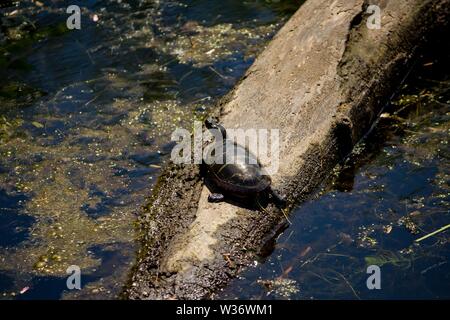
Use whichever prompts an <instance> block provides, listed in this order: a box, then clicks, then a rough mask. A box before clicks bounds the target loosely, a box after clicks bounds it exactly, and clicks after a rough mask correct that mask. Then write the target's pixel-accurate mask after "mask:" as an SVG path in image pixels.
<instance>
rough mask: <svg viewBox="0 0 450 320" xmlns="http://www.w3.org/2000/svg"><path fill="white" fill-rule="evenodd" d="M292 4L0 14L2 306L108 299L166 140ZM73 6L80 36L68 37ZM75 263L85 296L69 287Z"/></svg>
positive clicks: (125, 262)
mask: <svg viewBox="0 0 450 320" xmlns="http://www.w3.org/2000/svg"><path fill="white" fill-rule="evenodd" d="M300 2H301V1H294V0H293V1H285V0H282V1H273V2H272V1H262V0H255V1H247V2H242V1H227V2H224V3H219V2H211V1H147V0H133V1H115V0H90V1H64V0H55V1H51V2H49V1H41V2H39V3H38V2H32V1H21V2H20V5H19V7H18V8H16V9H17V10H14V9H0V10H1V11H0V14H1V15H0V208H1V209H0V228H1V235H0V241H1V244H0V257H1V259H2V260H1V262H0V295H1V296H2V298H5V299H9V298H24V299H33V298H49V299H58V298H63V299H71V298H76V297H79V298H98V297H102V298H114V297H117V295H118V294H119V293H120V291H121V287H122V284H123V283H124V282H125V281H126V279H127V273H128V271H129V270H130V266H131V264H132V263H133V262H134V258H135V251H136V250H137V248H136V246H135V243H134V240H135V237H136V235H135V230H134V222H135V217H136V215H137V214H139V212H140V210H141V206H142V205H143V204H144V203H145V200H146V198H147V197H148V195H149V194H150V193H151V190H152V187H153V185H154V181H155V180H156V179H155V178H156V177H157V176H158V174H159V172H160V168H161V166H163V165H164V162H165V161H166V160H167V159H168V157H169V155H170V151H171V148H172V147H173V143H171V142H169V141H170V135H171V133H172V131H173V130H174V129H175V128H177V127H184V128H190V127H191V126H192V121H193V120H195V119H196V118H197V117H201V116H202V115H203V113H205V112H207V111H208V110H209V108H210V107H211V105H212V104H213V103H214V101H215V100H216V99H217V98H218V97H220V96H222V95H223V94H225V93H226V92H228V91H229V90H230V89H231V88H232V87H233V85H234V84H235V83H236V81H237V80H238V79H239V78H240V77H241V76H242V75H243V73H244V72H245V70H246V69H247V68H248V67H249V66H250V65H251V63H252V62H253V60H254V57H255V56H256V55H257V54H258V52H260V51H261V50H262V49H263V47H264V44H265V43H266V42H267V40H269V39H270V38H271V37H272V36H273V34H274V33H275V32H276V31H277V30H278V28H279V27H280V26H281V25H282V23H283V21H285V20H286V19H287V18H288V17H289V15H290V14H292V13H293V12H294V10H295V8H296V7H298V5H299V3H300ZM72 4H78V5H80V7H81V8H82V16H81V17H82V19H81V30H68V29H67V28H66V19H67V17H68V14H67V13H66V8H67V6H68V5H72ZM95 20H97V21H95ZM70 265H78V266H79V267H80V268H81V270H82V282H83V283H85V285H84V286H83V290H81V291H77V292H74V291H72V292H68V291H67V290H64V283H65V278H66V277H67V275H66V269H67V267H68V266H70ZM83 279H84V280H83ZM26 287H29V290H28V291H27V292H25V293H24V294H23V295H20V294H19V292H20V291H21V290H22V289H23V288H26Z"/></svg>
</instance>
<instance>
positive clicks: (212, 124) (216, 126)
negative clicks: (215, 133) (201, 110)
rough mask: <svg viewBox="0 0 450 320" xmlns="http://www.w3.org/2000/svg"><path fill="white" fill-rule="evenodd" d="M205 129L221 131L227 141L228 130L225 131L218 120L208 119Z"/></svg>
mask: <svg viewBox="0 0 450 320" xmlns="http://www.w3.org/2000/svg"><path fill="white" fill-rule="evenodd" d="M205 127H206V128H207V129H208V130H211V129H216V130H219V131H220V133H221V134H222V137H223V139H226V137H227V130H225V128H224V127H223V126H222V125H221V124H220V123H218V122H217V120H216V119H213V118H211V117H208V118H207V119H206V120H205Z"/></svg>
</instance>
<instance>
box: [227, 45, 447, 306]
mask: <svg viewBox="0 0 450 320" xmlns="http://www.w3.org/2000/svg"><path fill="white" fill-rule="evenodd" d="M449 49H450V48H449V47H448V44H446V43H445V39H442V41H441V42H440V43H438V44H437V45H436V46H435V47H430V48H428V49H427V54H426V56H424V57H423V58H422V59H420V60H419V61H418V62H417V65H416V67H415V68H414V69H413V72H412V73H411V74H410V76H409V78H408V79H407V81H406V84H405V86H404V87H403V88H402V89H401V91H400V92H399V94H398V96H397V97H396V98H395V99H394V101H392V103H391V104H390V105H389V106H387V108H386V110H385V113H383V114H382V117H381V119H380V121H379V122H378V123H377V125H376V126H375V127H374V129H373V130H372V131H371V133H370V134H369V135H368V136H367V137H366V138H365V139H363V141H361V143H360V144H359V145H358V146H357V147H356V148H355V151H354V152H353V153H352V155H351V156H350V157H349V159H348V160H347V161H346V162H345V163H344V164H342V165H340V166H339V167H338V168H336V170H335V173H334V174H333V176H332V177H331V178H330V180H329V181H327V182H326V183H325V184H324V186H323V187H322V189H321V190H320V192H318V194H316V195H315V196H314V197H313V198H312V199H311V200H310V201H308V202H306V203H304V204H302V205H300V206H299V207H298V208H297V209H296V210H294V212H293V213H292V215H291V218H290V219H291V220H292V225H291V226H290V227H289V228H288V229H287V230H286V231H285V232H284V233H283V234H282V235H281V236H280V237H279V238H278V241H277V245H276V248H275V250H274V252H273V253H272V254H271V255H270V256H269V257H268V258H267V259H265V260H264V259H263V260H261V261H255V266H254V267H251V268H249V269H248V270H247V271H246V272H245V273H244V274H243V275H242V276H241V277H240V278H239V279H236V280H235V281H233V282H232V284H231V286H230V287H228V288H226V289H225V290H224V291H223V292H222V293H221V294H219V297H220V298H226V299H235V298H248V299H380V298H382V299H405V298H413V299H415V298H423V299H432V298H433V299H436V298H440V299H442V298H445V299H449V298H450V244H449V242H450V229H447V230H446V231H442V232H440V233H437V234H436V235H434V236H430V237H428V238H426V239H423V240H421V241H418V242H417V241H416V240H419V239H421V238H422V237H423V236H426V235H428V234H429V233H431V232H433V231H436V230H439V229H441V228H442V227H445V226H450V225H449V224H450V186H449V183H450V145H449V134H450V50H449ZM371 265H376V266H378V267H379V268H380V278H379V279H380V284H381V289H380V290H377V289H373V290H369V289H368V287H367V279H368V278H369V276H370V275H371V274H372V273H373V271H371V273H370V274H368V273H367V267H368V266H371ZM373 281H375V280H371V281H370V282H369V283H371V284H374V282H373Z"/></svg>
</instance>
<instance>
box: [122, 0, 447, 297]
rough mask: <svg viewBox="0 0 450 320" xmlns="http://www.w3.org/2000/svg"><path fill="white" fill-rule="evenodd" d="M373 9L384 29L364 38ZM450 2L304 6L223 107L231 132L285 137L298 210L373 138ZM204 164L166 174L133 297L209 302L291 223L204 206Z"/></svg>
mask: <svg viewBox="0 0 450 320" xmlns="http://www.w3.org/2000/svg"><path fill="white" fill-rule="evenodd" d="M369 4H375V5H378V6H379V7H380V9H381V28H380V29H369V28H368V27H367V19H368V17H369V16H370V14H368V13H367V12H366V10H367V7H368V6H369ZM449 11H450V0H395V1H393V0H392V1H387V0H384V1H383V0H379V1H375V0H373V1H370V3H369V1H364V0H334V1H329V0H309V1H307V2H306V3H305V4H304V5H303V6H302V7H301V8H300V9H299V10H298V11H297V12H296V14H295V15H294V16H293V17H292V18H291V19H290V20H289V21H288V22H287V23H286V25H285V26H284V27H283V28H282V29H281V30H280V31H279V32H278V34H277V35H276V36H275V37H274V39H273V40H272V41H271V43H270V44H269V46H268V47H267V48H266V50H265V51H264V52H263V53H262V54H261V55H260V56H259V57H258V58H257V59H256V61H255V63H254V64H253V65H252V67H251V68H250V69H249V70H248V72H247V73H246V75H245V76H244V78H243V79H242V80H241V81H240V83H239V84H238V85H237V86H236V87H235V89H234V90H233V91H232V92H231V93H230V94H228V95H227V96H226V97H225V98H224V99H222V101H221V102H220V103H219V105H218V106H217V110H216V112H217V115H218V116H219V118H220V121H221V122H222V123H223V124H224V125H225V127H227V128H265V129H270V128H275V129H280V130H281V131H280V143H281V145H280V151H281V154H282V157H281V163H280V167H279V170H278V172H277V173H276V174H274V175H272V180H273V185H274V187H275V188H276V189H278V190H280V191H281V193H283V194H284V195H285V196H286V197H287V199H288V200H289V203H290V205H291V206H292V205H293V204H298V203H299V202H301V201H303V200H305V199H306V198H307V196H308V195H309V194H310V193H311V192H312V191H313V190H314V189H315V188H316V187H317V186H318V185H319V184H320V183H321V182H322V181H323V180H324V179H325V178H326V177H327V175H328V174H329V173H330V171H331V170H332V168H333V167H334V166H335V165H336V164H337V163H338V162H339V161H340V160H342V159H343V157H345V155H347V154H348V153H349V152H350V151H351V149H352V147H353V146H354V144H355V143H356V142H357V141H358V140H359V139H361V138H362V137H363V136H364V134H366V133H367V132H368V130H369V129H370V127H371V126H372V125H373V123H374V121H375V120H376V118H377V116H378V115H379V113H380V112H381V110H382V108H383V106H384V105H385V104H386V102H387V101H388V100H389V98H390V97H391V96H392V94H393V93H394V92H395V90H396V88H398V86H399V85H400V83H401V81H402V79H403V78H404V77H405V75H406V74H407V72H408V70H409V68H410V66H411V62H412V61H413V60H414V57H415V56H416V55H417V54H418V52H419V49H420V48H421V47H423V46H424V45H425V44H426V40H427V37H429V36H430V35H431V34H432V33H433V32H434V31H436V29H438V28H446V27H447V21H448V17H449ZM208 194H209V190H208V188H207V187H206V186H204V185H203V182H202V178H201V177H200V171H199V167H198V166H195V165H174V164H171V165H169V166H168V167H167V168H166V169H165V171H164V173H163V174H162V176H161V178H160V181H159V182H158V188H157V189H156V190H155V191H154V193H153V195H152V199H151V201H150V203H149V205H148V208H147V210H146V212H145V213H144V214H143V216H142V217H141V221H140V222H141V225H142V226H143V235H142V243H143V248H142V250H141V253H140V256H139V261H138V262H137V265H136V267H135V269H134V270H133V274H132V277H131V280H130V285H129V286H128V287H127V289H126V291H125V293H126V296H127V297H129V298H132V299H169V298H170V299H199V298H208V297H211V295H212V294H213V293H214V292H215V291H216V290H217V289H218V288H220V287H222V286H224V285H225V284H226V283H227V281H229V280H230V279H231V278H232V277H234V276H236V275H237V274H238V273H239V272H241V271H242V270H243V269H244V268H245V267H246V266H247V265H248V264H249V263H250V262H251V261H253V260H254V258H255V255H258V254H264V252H265V251H267V248H269V251H270V246H268V244H270V243H271V241H273V239H274V237H275V236H276V234H277V233H279V232H280V230H282V229H283V228H284V226H285V222H286V220H285V218H284V215H283V214H282V213H281V212H280V211H279V210H278V209H277V208H275V207H274V206H269V207H267V208H266V212H261V211H255V210H248V209H244V208H240V207H238V206H234V205H232V204H229V203H214V204H213V203H208V201H207V196H208Z"/></svg>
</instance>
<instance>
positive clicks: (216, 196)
mask: <svg viewBox="0 0 450 320" xmlns="http://www.w3.org/2000/svg"><path fill="white" fill-rule="evenodd" d="M224 199H225V196H224V195H223V194H221V193H211V194H210V195H209V196H208V202H222V201H223V200H224Z"/></svg>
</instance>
